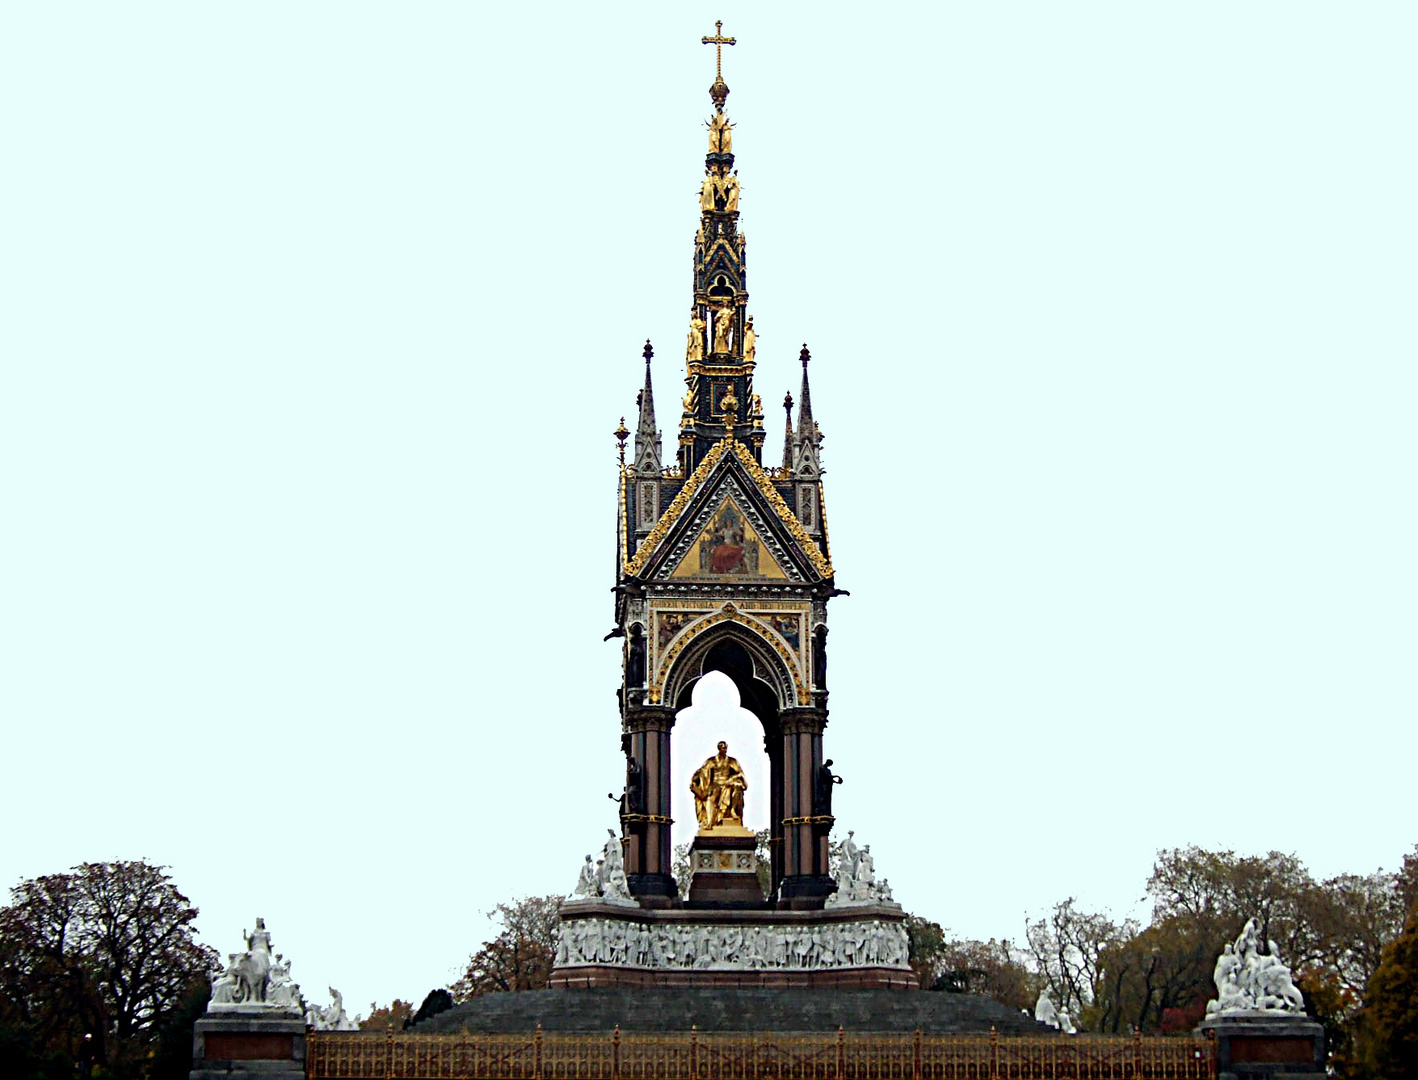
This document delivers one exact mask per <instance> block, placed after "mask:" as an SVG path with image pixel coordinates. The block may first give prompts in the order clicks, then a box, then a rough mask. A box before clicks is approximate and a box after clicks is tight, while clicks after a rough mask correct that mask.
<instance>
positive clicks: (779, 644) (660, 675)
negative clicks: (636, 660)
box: [649, 600, 809, 708]
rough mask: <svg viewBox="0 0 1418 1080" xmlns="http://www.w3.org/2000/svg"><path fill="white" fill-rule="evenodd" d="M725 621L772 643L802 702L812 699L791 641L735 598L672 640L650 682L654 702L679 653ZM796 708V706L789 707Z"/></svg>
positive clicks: (657, 664) (770, 644) (657, 662)
mask: <svg viewBox="0 0 1418 1080" xmlns="http://www.w3.org/2000/svg"><path fill="white" fill-rule="evenodd" d="M721 622H736V623H739V624H741V625H743V626H745V627H747V628H748V629H750V630H752V631H753V632H754V633H755V634H756V635H757V636H758V638H759V639H760V640H762V642H763V643H764V644H765V645H768V646H770V647H771V648H772V649H773V651H774V652H775V653H777V654H778V658H779V659H780V660H782V661H783V663H784V664H786V665H787V668H788V674H789V675H791V676H792V680H793V692H794V694H795V695H796V700H797V701H798V702H806V701H808V700H809V694H808V689H807V682H806V681H805V679H804V677H803V670H802V659H801V657H798V656H795V655H794V654H793V653H792V652H790V651H789V649H788V644H787V642H785V641H783V639H782V638H781V637H779V635H778V634H777V633H776V632H775V631H774V630H773V628H772V627H771V626H768V625H767V624H766V623H764V622H761V621H760V620H758V619H756V618H754V617H753V616H752V615H750V614H749V613H748V612H746V611H742V610H740V609H739V608H738V606H737V605H735V604H734V602H733V601H732V600H731V601H729V602H728V603H726V604H725V605H724V606H723V607H721V608H720V609H719V610H718V611H716V612H713V613H712V614H710V615H706V616H705V617H704V618H702V619H700V620H699V621H698V622H693V623H690V624H689V625H688V626H686V627H685V628H684V629H683V630H681V631H680V632H679V633H678V634H677V635H676V636H675V639H674V640H673V641H672V642H670V647H669V648H668V649H667V650H666V651H665V654H664V655H663V656H661V657H659V658H658V659H657V661H656V664H655V678H654V681H653V682H652V683H651V684H650V694H649V699H650V703H651V704H659V703H660V700H661V696H662V695H663V694H664V690H665V678H666V676H668V675H669V673H670V668H671V667H673V666H674V662H675V660H677V659H678V658H679V654H680V653H682V652H684V650H685V648H686V647H687V646H688V645H689V643H690V642H692V641H694V640H695V639H696V638H698V637H701V636H702V635H703V634H704V632H705V631H706V630H710V629H712V628H713V627H715V626H717V625H718V624H719V623H721ZM787 707H788V708H793V706H791V705H790V706H787Z"/></svg>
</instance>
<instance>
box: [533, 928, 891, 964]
mask: <svg viewBox="0 0 1418 1080" xmlns="http://www.w3.org/2000/svg"><path fill="white" fill-rule="evenodd" d="M906 955H907V940H906V928H905V927H904V926H902V925H901V924H900V923H898V922H890V921H886V920H882V919H862V920H858V921H850V922H832V923H827V924H819V925H812V926H786V925H773V924H767V925H757V926H732V925H730V926H718V925H706V924H702V923H700V924H680V925H664V924H652V923H638V922H625V921H621V920H619V919H599V918H588V919H566V918H564V919H563V920H562V922H561V926H560V930H559V932H558V937H557V944H556V960H555V964H554V967H558V968H562V967H577V966H582V965H588V964H594V965H606V966H613V967H631V968H645V969H650V970H656V969H661V970H663V969H676V968H677V969H690V970H700V971H703V970H708V971H741V970H749V971H753V970H774V969H781V970H799V971H822V970H830V969H836V968H853V967H886V968H899V969H902V970H909V968H908V965H907V963H906Z"/></svg>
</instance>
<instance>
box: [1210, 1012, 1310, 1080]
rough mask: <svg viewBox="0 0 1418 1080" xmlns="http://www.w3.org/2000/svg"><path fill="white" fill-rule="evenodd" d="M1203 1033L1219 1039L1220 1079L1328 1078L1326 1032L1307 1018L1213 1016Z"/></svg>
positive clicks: (1302, 1016)
mask: <svg viewBox="0 0 1418 1080" xmlns="http://www.w3.org/2000/svg"><path fill="white" fill-rule="evenodd" d="M1197 1030H1198V1031H1199V1032H1203V1033H1204V1032H1207V1031H1211V1032H1214V1033H1215V1034H1216V1075H1217V1077H1218V1080H1251V1078H1254V1077H1283V1078H1284V1080H1320V1078H1321V1077H1323V1076H1324V1075H1325V1052H1324V1027H1323V1026H1322V1025H1320V1024H1318V1023H1316V1022H1315V1021H1314V1020H1311V1019H1309V1018H1308V1017H1306V1016H1304V1015H1303V1014H1291V1015H1284V1014H1280V1015H1277V1014H1276V1013H1268V1012H1254V1013H1222V1014H1218V1015H1216V1016H1209V1017H1207V1018H1206V1019H1205V1020H1203V1021H1202V1022H1201V1024H1200V1025H1199V1026H1198V1028H1197Z"/></svg>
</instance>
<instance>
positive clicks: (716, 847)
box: [689, 828, 764, 907]
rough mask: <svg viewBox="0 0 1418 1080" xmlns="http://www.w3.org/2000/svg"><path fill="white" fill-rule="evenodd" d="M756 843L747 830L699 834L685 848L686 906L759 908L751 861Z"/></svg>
mask: <svg viewBox="0 0 1418 1080" xmlns="http://www.w3.org/2000/svg"><path fill="white" fill-rule="evenodd" d="M757 844H758V842H757V839H756V838H755V837H754V835H753V833H751V832H749V831H748V830H747V829H724V828H721V829H716V830H714V831H712V832H701V833H700V834H699V835H698V836H696V837H695V838H694V842H693V843H692V844H690V846H689V867H690V878H689V904H690V906H691V907H693V906H696V905H700V904H704V905H710V904H712V905H715V906H719V905H728V906H733V907H744V906H751V907H762V906H763V903H764V896H763V887H762V886H761V885H760V884H759V883H758V862H757V859H756V858H755V857H754V852H755V850H756V848H757Z"/></svg>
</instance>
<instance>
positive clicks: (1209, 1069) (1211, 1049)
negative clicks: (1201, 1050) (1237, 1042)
mask: <svg viewBox="0 0 1418 1080" xmlns="http://www.w3.org/2000/svg"><path fill="white" fill-rule="evenodd" d="M1206 1077H1207V1080H1216V1029H1215V1028H1207V1029H1206Z"/></svg>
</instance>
